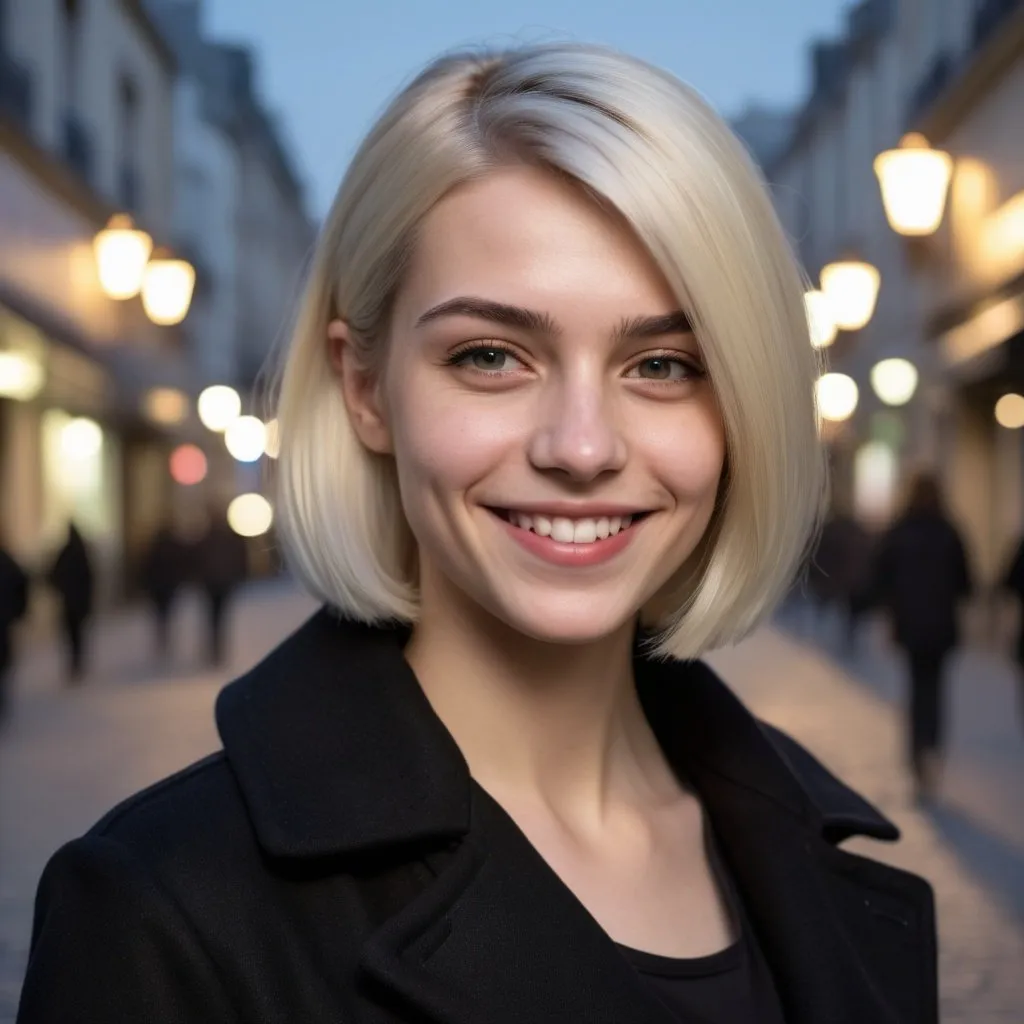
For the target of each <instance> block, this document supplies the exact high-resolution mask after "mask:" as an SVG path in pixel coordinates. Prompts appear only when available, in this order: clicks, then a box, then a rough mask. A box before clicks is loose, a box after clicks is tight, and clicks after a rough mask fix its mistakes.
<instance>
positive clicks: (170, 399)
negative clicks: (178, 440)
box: [142, 388, 188, 427]
mask: <svg viewBox="0 0 1024 1024" xmlns="http://www.w3.org/2000/svg"><path fill="white" fill-rule="evenodd" d="M142 410H143V412H144V413H145V414H146V416H148V417H149V418H150V419H151V420H152V421H153V422H154V423H161V424H163V425H165V426H168V427H172V426H175V425H176V424H178V423H181V422H183V421H184V419H185V417H186V416H188V398H186V396H185V394H184V392H182V391H179V390H178V389H177V388H153V389H152V390H151V391H148V392H147V393H146V397H145V398H144V399H143V402H142Z"/></svg>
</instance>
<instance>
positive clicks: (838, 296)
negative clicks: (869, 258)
mask: <svg viewBox="0 0 1024 1024" xmlns="http://www.w3.org/2000/svg"><path fill="white" fill-rule="evenodd" d="M881 281H882V278H881V275H880V274H879V273H878V270H877V268H876V267H873V266H872V265H871V264H870V263H864V262H863V261H862V260H840V261H839V262H836V263H829V264H828V265H827V266H825V267H823V268H822V271H821V290H822V291H823V292H824V293H825V296H826V298H827V299H828V304H829V307H830V308H831V310H832V315H833V316H834V317H835V321H836V326H837V327H840V328H842V330H844V331H859V330H860V329H861V328H862V327H863V326H864V325H865V324H866V323H867V322H868V321H869V320H870V319H871V317H872V316H873V315H874V312H875V302H876V301H877V299H878V289H879V286H880V284H881Z"/></svg>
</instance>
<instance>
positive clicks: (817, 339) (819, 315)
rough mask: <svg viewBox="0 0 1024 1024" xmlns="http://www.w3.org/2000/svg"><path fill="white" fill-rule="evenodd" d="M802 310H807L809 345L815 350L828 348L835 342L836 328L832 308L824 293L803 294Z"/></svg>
mask: <svg viewBox="0 0 1024 1024" xmlns="http://www.w3.org/2000/svg"><path fill="white" fill-rule="evenodd" d="M804 308H805V309H806V310H807V324H808V326H809V328H810V332H811V344H812V345H813V346H814V347H815V348H828V346H829V345H831V344H832V342H833V341H835V340H836V334H837V333H838V328H837V327H836V318H835V317H834V316H833V314H832V307H831V306H830V305H829V302H828V298H827V296H826V295H825V293H824V292H819V291H809V292H806V293H805V294H804Z"/></svg>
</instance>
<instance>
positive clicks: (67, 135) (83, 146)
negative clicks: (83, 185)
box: [61, 111, 94, 183]
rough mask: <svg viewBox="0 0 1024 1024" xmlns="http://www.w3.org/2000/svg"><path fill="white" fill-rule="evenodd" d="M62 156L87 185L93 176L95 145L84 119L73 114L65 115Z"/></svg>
mask: <svg viewBox="0 0 1024 1024" xmlns="http://www.w3.org/2000/svg"><path fill="white" fill-rule="evenodd" d="M63 128H64V131H63V137H62V140H61V155H62V156H63V157H64V160H65V161H66V162H67V164H68V166H69V167H71V169H72V170H73V171H74V172H75V173H76V174H77V175H78V176H79V177H80V178H82V180H83V181H85V182H87V183H91V182H92V176H93V155H94V154H93V144H92V136H91V135H90V134H89V129H88V128H86V127H85V125H84V124H83V123H82V119H81V118H80V117H79V116H78V115H77V114H75V113H73V112H70V111H69V112H68V113H66V114H65V115H64V125H63Z"/></svg>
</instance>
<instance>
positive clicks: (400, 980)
mask: <svg viewBox="0 0 1024 1024" xmlns="http://www.w3.org/2000/svg"><path fill="white" fill-rule="evenodd" d="M472 818H473V834H472V837H471V838H470V839H468V840H466V841H465V842H463V843H462V844H461V845H460V847H459V849H458V851H457V852H456V853H455V855H454V857H453V858H452V859H451V860H450V861H449V862H448V864H447V865H446V866H445V868H444V869H443V871H442V872H441V873H440V875H439V876H438V878H437V879H436V881H435V883H434V884H433V885H432V886H431V887H430V888H428V889H427V890H426V891H424V892H423V893H421V895H420V897H419V898H418V899H417V900H415V901H414V902H413V903H412V904H410V905H409V906H407V907H406V908H404V909H403V910H402V911H401V912H400V913H399V914H397V915H396V916H395V917H394V918H392V919H391V920H390V921H388V922H387V924H386V925H385V926H384V927H383V928H381V929H380V931H379V932H378V933H377V934H376V935H375V936H374V937H373V939H372V940H371V942H370V943H369V944H368V945H367V946H366V947H365V949H364V957H363V966H364V968H365V969H366V970H368V971H369V972H370V974H371V975H372V976H373V977H375V978H376V980H377V981H379V982H382V983H384V984H385V985H386V986H387V987H388V988H389V989H390V990H391V991H392V992H393V993H395V994H396V995H397V997H398V998H399V999H400V1000H401V1001H402V1002H403V1003H405V1004H406V1005H408V1006H409V1007H410V1008H415V1012H416V1014H417V1015H418V1014H425V1015H426V1016H427V1018H428V1019H429V1020H431V1021H435V1022H437V1024H442V1022H443V1024H481V1022H482V1021H487V1022H488V1024H543V1022H551V1024H556V1022H557V1024H564V1022H566V1021H586V1022H587V1024H673V1022H674V1024H702V1022H700V1021H697V1020H694V1021H681V1019H680V1018H679V1017H677V1016H674V1015H672V1014H670V1013H669V1012H668V1010H666V1009H665V1008H664V1007H663V1006H662V1005H661V1003H660V1002H658V1001H657V1000H656V999H655V997H654V996H652V995H650V994H649V993H648V992H647V990H646V989H645V988H644V986H643V984H642V982H641V980H640V979H639V977H638V976H637V975H636V974H635V972H634V970H633V968H632V966H631V965H630V964H629V963H628V962H627V961H626V960H625V958H624V957H623V956H622V955H621V953H620V952H619V951H618V949H617V948H616V947H615V944H614V943H613V942H612V940H611V939H610V938H609V937H608V936H607V934H606V933H605V932H604V931H603V930H602V929H601V927H600V925H598V924H597V922H596V921H595V920H594V919H593V918H592V917H591V916H590V914H589V913H588V912H587V910H586V909H585V908H584V907H583V906H582V904H580V902H579V901H578V900H577V899H576V897H575V896H574V895H573V893H572V892H571V890H569V888H568V887H567V886H566V885H565V884H564V883H563V882H562V881H561V879H559V878H558V876H557V875H556V874H555V873H554V871H552V869H551V868H550V867H549V866H548V865H547V863H546V862H545V861H544V860H543V859H542V858H541V857H540V855H539V854H538V853H537V851H536V850H535V849H534V848H533V846H532V845H531V844H530V843H529V841H528V840H527V839H526V837H525V836H524V835H523V834H522V833H521V832H520V830H519V829H518V828H517V827H516V825H515V823H514V822H513V821H512V820H511V819H510V818H509V816H508V815H507V814H506V813H505V812H504V811H503V810H502V808H501V807H500V806H499V805H498V804H497V803H495V801H494V800H492V799H491V797H489V796H488V795H487V794H486V793H485V792H484V791H483V790H482V789H480V788H479V787H476V786H475V787H474V793H473V801H472ZM416 1019H417V1020H418V1019H420V1018H419V1016H417V1017H416Z"/></svg>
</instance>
